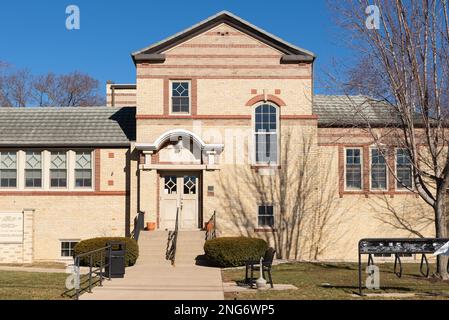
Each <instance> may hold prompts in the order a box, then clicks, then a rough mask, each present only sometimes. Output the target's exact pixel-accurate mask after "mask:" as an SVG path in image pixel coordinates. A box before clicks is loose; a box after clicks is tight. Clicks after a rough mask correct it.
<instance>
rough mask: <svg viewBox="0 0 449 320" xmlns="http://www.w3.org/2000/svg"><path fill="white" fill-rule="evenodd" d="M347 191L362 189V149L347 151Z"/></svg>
mask: <svg viewBox="0 0 449 320" xmlns="http://www.w3.org/2000/svg"><path fill="white" fill-rule="evenodd" d="M345 171H346V189H348V190H361V189H362V155H361V149H346V168H345Z"/></svg>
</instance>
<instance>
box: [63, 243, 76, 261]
mask: <svg viewBox="0 0 449 320" xmlns="http://www.w3.org/2000/svg"><path fill="white" fill-rule="evenodd" d="M78 242H79V241H78V240H67V241H66V240H64V241H61V257H73V256H74V248H75V246H76V245H77V244H78Z"/></svg>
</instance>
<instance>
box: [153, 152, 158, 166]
mask: <svg viewBox="0 0 449 320" xmlns="http://www.w3.org/2000/svg"><path fill="white" fill-rule="evenodd" d="M158 163H159V152H157V153H153V154H152V155H151V164H158Z"/></svg>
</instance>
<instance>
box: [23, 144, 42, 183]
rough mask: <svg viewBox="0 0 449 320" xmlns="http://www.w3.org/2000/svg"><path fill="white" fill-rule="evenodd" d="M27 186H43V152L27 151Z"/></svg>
mask: <svg viewBox="0 0 449 320" xmlns="http://www.w3.org/2000/svg"><path fill="white" fill-rule="evenodd" d="M25 187H26V188H41V187H42V152H41V151H27V152H26V153H25Z"/></svg>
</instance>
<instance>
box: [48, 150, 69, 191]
mask: <svg viewBox="0 0 449 320" xmlns="http://www.w3.org/2000/svg"><path fill="white" fill-rule="evenodd" d="M50 187H51V188H66V187H67V153H66V152H65V151H53V152H51V156H50Z"/></svg>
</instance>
